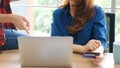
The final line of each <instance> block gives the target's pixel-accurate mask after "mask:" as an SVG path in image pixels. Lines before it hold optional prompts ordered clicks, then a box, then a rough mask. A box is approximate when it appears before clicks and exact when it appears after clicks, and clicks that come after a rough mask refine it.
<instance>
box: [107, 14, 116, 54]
mask: <svg viewBox="0 0 120 68" xmlns="http://www.w3.org/2000/svg"><path fill="white" fill-rule="evenodd" d="M106 22H107V42H108V46H109V52H110V53H112V52H113V42H114V41H115V14H114V13H106Z"/></svg>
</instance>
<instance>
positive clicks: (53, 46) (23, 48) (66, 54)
mask: <svg viewBox="0 0 120 68" xmlns="http://www.w3.org/2000/svg"><path fill="white" fill-rule="evenodd" d="M18 45H19V51H20V61H21V67H22V68H28V67H29V68H33V67H35V68H36V67H37V68H71V66H72V45H73V38H72V37H60V36H59V37H25V36H20V37H18Z"/></svg>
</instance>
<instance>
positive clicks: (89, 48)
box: [84, 39, 101, 52]
mask: <svg viewBox="0 0 120 68" xmlns="http://www.w3.org/2000/svg"><path fill="white" fill-rule="evenodd" d="M100 45H101V42H100V41H99V40H94V39H92V40H90V41H89V42H88V43H87V44H86V45H85V48H84V49H85V50H86V52H87V51H94V50H96V49H97V48H99V46H100Z"/></svg>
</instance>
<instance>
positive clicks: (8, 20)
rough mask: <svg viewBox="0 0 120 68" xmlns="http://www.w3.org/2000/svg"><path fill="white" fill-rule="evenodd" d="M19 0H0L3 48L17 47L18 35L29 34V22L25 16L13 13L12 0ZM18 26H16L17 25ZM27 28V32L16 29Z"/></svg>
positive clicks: (0, 28)
mask: <svg viewBox="0 0 120 68" xmlns="http://www.w3.org/2000/svg"><path fill="white" fill-rule="evenodd" d="M11 1H18V0H1V1H0V23H1V24H0V47H1V46H2V50H8V49H17V48H18V41H17V37H18V36H28V34H27V33H29V22H28V20H27V19H25V17H22V16H19V15H14V14H11V8H10V2H11ZM14 25H15V26H16V27H15V26H14ZM17 28H18V29H22V30H26V32H27V33H26V32H23V31H20V30H16V29H17Z"/></svg>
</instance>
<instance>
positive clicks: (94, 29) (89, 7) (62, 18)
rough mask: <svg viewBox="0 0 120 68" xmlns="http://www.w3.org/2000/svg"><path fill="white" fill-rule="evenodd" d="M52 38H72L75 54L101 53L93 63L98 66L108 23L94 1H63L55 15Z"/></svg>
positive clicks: (105, 46)
mask: <svg viewBox="0 0 120 68" xmlns="http://www.w3.org/2000/svg"><path fill="white" fill-rule="evenodd" d="M51 35H52V36H72V37H73V39H74V46H73V52H80V53H85V52H89V51H92V52H99V53H100V55H99V56H96V58H95V59H92V60H91V61H92V62H93V63H94V64H96V65H98V64H99V63H100V62H101V61H102V59H103V52H104V50H105V49H106V48H107V44H106V22H105V14H104V12H103V10H102V9H101V8H100V7H98V6H95V5H94V3H93V0H63V3H62V5H61V6H60V7H59V8H58V9H56V10H55V11H54V13H53V23H52V33H51Z"/></svg>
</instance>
